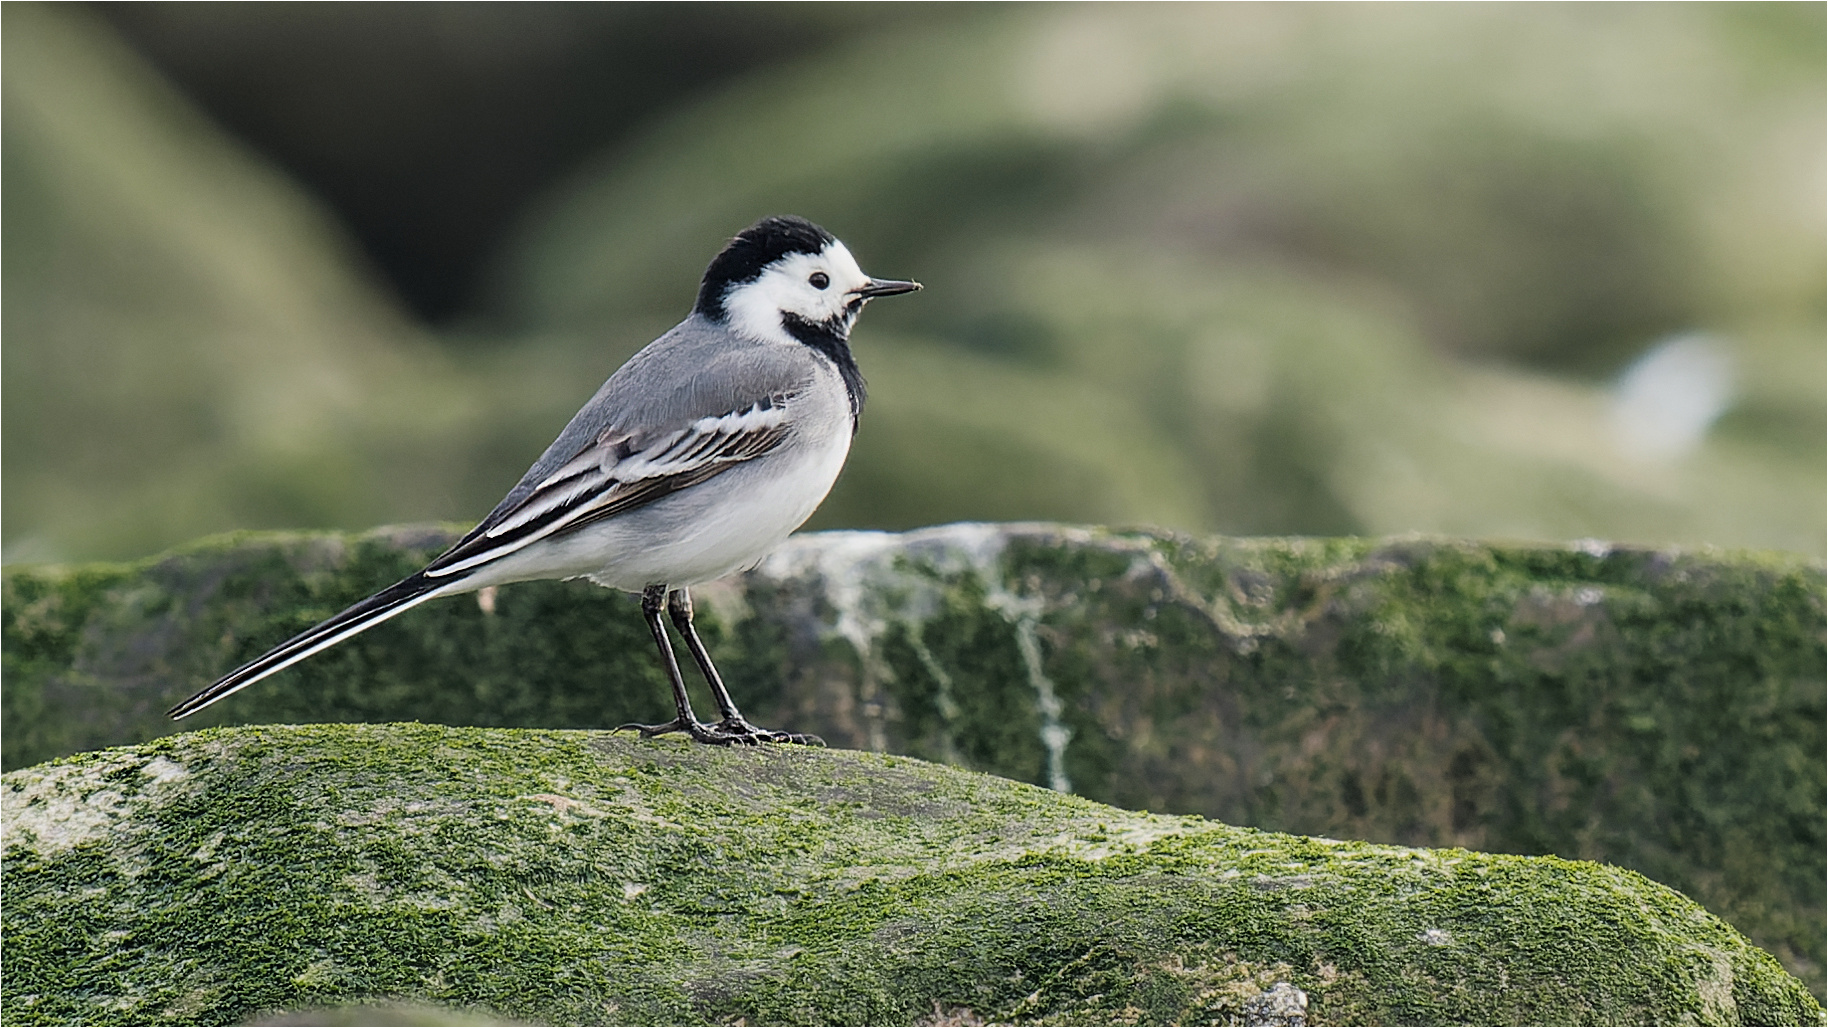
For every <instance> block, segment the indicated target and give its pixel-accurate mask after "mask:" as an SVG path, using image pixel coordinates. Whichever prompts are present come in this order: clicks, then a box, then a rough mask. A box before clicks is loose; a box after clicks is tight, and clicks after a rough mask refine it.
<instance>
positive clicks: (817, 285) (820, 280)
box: [806, 271, 831, 289]
mask: <svg viewBox="0 0 1828 1028" xmlns="http://www.w3.org/2000/svg"><path fill="white" fill-rule="evenodd" d="M806 281H808V282H810V283H812V287H813V288H814V289H824V288H825V287H826V286H829V285H831V277H830V276H829V275H827V274H825V272H823V271H815V272H813V273H812V277H811V278H809V279H807V280H806Z"/></svg>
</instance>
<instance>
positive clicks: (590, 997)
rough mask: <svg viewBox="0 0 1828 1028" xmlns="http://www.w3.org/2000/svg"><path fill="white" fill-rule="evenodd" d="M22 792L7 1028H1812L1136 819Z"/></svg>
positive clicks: (1365, 858)
mask: <svg viewBox="0 0 1828 1028" xmlns="http://www.w3.org/2000/svg"><path fill="white" fill-rule="evenodd" d="M4 781H5V784H4V792H3V795H4V799H5V811H6V817H7V823H8V834H7V843H6V856H5V886H6V894H7V902H6V907H5V914H4V917H5V929H6V957H7V974H6V978H5V981H4V985H3V989H4V994H3V995H4V1011H3V1014H4V1018H5V1020H6V1022H7V1023H9V1024H45V1023H173V1022H182V1023H224V1022H229V1021H234V1020H239V1019H246V1018H249V1017H253V1016H259V1015H262V1014H270V1013H272V1012H275V1011H283V1010H293V1009H299V1008H308V1007H316V1006H338V1005H346V1004H354V1003H372V1002H375V1001H377V1000H383V1001H385V1000H403V1001H407V1002H412V1003H430V1004H437V1005H447V1006H451V1007H457V1008H470V1009H474V1008H483V1009H488V1010H493V1011H495V1012H498V1013H500V1014H504V1015H507V1016H510V1017H514V1018H519V1019H525V1020H533V1021H550V1022H581V1023H635V1024H687V1023H720V1022H721V1023H728V1022H730V1021H733V1020H735V1019H738V1018H740V1019H743V1020H745V1021H747V1022H748V1023H752V1024H753V1023H795V1024H822V1023H839V1024H879V1023H899V1024H907V1023H912V1022H915V1021H917V1020H919V1019H922V1018H926V1019H929V1020H932V1019H935V1018H936V1015H937V1016H938V1017H946V1018H950V1019H951V1020H952V1021H953V1023H962V1022H968V1021H969V1020H971V1019H972V1018H973V1017H981V1018H987V1019H991V1018H993V1019H996V1020H1001V1021H1011V1022H1020V1023H1096V1024H1119V1023H1140V1022H1149V1023H1237V1022H1239V1021H1249V1020H1252V1019H1253V1018H1254V1019H1255V1020H1257V1021H1258V1023H1262V1022H1263V1021H1264V1020H1266V1019H1265V1018H1264V1016H1263V1015H1264V1014H1265V1013H1270V1014H1272V1015H1273V1014H1274V1011H1273V1010H1270V1009H1266V1008H1268V1007H1270V1006H1271V1003H1270V1002H1266V997H1267V998H1268V1000H1270V1001H1275V1002H1279V1003H1281V1004H1282V1006H1283V1008H1284V1010H1285V1011H1286V1013H1285V1014H1284V1016H1285V1020H1286V1018H1287V1014H1300V1015H1302V1016H1304V1017H1305V1018H1306V1019H1307V1020H1308V1021H1310V1022H1312V1023H1316V1024H1325V1023H1342V1024H1372V1023H1375V1024H1391V1023H1429V1024H1447V1023H1467V1022H1470V1023H1480V1024H1511V1023H1545V1022H1546V1023H1558V1024H1582V1023H1633V1024H1653V1023H1655V1024H1662V1023H1697V1022H1699V1023H1708V1024H1737V1023H1751V1024H1816V1023H1820V1022H1821V1020H1822V1009H1821V1006H1820V1005H1819V1004H1818V1003H1817V1002H1816V1001H1815V999H1814V998H1813V997H1812V996H1811V995H1810V994H1809V991H1808V989H1807V988H1805V987H1804V986H1803V985H1802V983H1801V982H1799V981H1797V980H1796V979H1795V978H1793V977H1791V976H1790V975H1789V974H1787V973H1786V972H1785V971H1784V970H1783V969H1782V968H1781V967H1780V966H1779V965H1778V963H1777V961H1776V960H1774V959H1772V958H1771V957H1770V956H1769V955H1768V954H1766V953H1764V952H1763V951H1761V950H1759V949H1757V948H1756V947H1754V946H1753V945H1751V944H1750V943H1749V942H1747V940H1746V939H1745V938H1744V937H1743V936H1741V935H1740V934H1739V933H1738V932H1736V931H1735V930H1734V929H1733V928H1732V927H1731V926H1729V925H1727V924H1726V923H1725V922H1723V921H1721V920H1720V919H1718V918H1716V917H1714V916H1712V915H1710V914H1708V913H1707V912H1706V911H1705V910H1703V909H1702V908H1701V907H1699V906H1698V905H1696V904H1695V903H1693V902H1691V901H1690V900H1688V899H1686V898H1684V897H1683V896H1681V895H1680V894H1678V893H1676V892H1675V891H1673V890H1671V889H1668V888H1666V887H1663V886H1660V885H1657V884H1656V883H1654V882H1651V881H1649V880H1647V879H1645V878H1644V877H1642V876H1641V875H1638V874H1636V873H1634V872H1631V871H1626V870H1623V869H1620V868H1616V867H1608V866H1605V865H1601V864H1594V863H1585V862H1570V861H1566V860H1561V859H1558V858H1554V857H1517V856H1498V855H1490V854H1482V853H1474V852H1469V851H1465V850H1422V849H1408V848H1402V847H1395V846H1382V845H1373V844H1367V843H1356V842H1338V841H1335V840H1330V839H1316V838H1299V837H1295V836H1289V835H1280V834H1275V833H1268V832H1260V831H1255V830H1252V829H1245V828H1232V827H1228V826H1225V825H1222V824H1218V823H1214V822H1210V821H1205V820H1202V819H1199V818H1193V817H1174V816H1166V815H1155V814H1141V813H1131V812H1127V811H1122V810H1118V809H1115V808H1112V807H1107V806H1104V805H1101V804H1098V803H1093V802H1091V801H1089V800H1084V799H1081V798H1078V797H1071V796H1063V795H1060V794H1058V793H1055V792H1052V791H1049V790H1045V789H1040V788H1036V787H1033V786H1028V785H1022V784H1019V783H1014V782H1010V781H1008V780H1005V779H1000V778H995V777H992V776H988V775H981V774H974V773H971V772H966V771H960V770H957V769H954V768H948V767H944V766H939V765H934V764H929V763H925V762H922V761H918V760H912V759H908V758H903V757H894V756H888V755H881V754H866V753H855V752H846V751H837V750H819V749H809V748H797V747H765V748H761V749H736V750H721V749H712V748H705V747H697V746H693V745H691V744H688V743H684V742H679V741H675V740H642V739H639V738H635V737H632V736H630V735H626V734H625V735H613V734H608V733H603V732H577V731H549V730H514V729H476V728H468V729H464V728H445V727H439V726H431V725H417V724H390V725H311V726H263V727H249V728H236V729H211V730H206V731H202V732H196V733H189V734H184V735H179V736H174V737H170V738H166V739H161V740H159V741H156V742H152V743H148V744H144V745H141V746H135V747H125V748H119V749H112V750H106V751H101V752H97V753H90V754H84V755H81V756H78V757H72V758H67V759H64V760H59V761H53V762H51V763H48V764H43V765H39V766H37V767H33V768H29V769H26V770H22V771H14V772H9V773H8V774H7V775H6V776H5V780H4ZM1278 983H1288V984H1286V985H1279V984H1278ZM1304 1004H1305V1011H1303V1009H1302V1008H1303V1005H1304Z"/></svg>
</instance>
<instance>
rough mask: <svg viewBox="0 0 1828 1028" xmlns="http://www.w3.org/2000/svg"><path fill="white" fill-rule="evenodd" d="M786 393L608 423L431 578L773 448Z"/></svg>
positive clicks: (432, 569)
mask: <svg viewBox="0 0 1828 1028" xmlns="http://www.w3.org/2000/svg"><path fill="white" fill-rule="evenodd" d="M787 399H788V397H786V396H771V397H766V398H764V399H762V400H759V401H757V402H756V403H754V404H752V405H751V406H749V407H748V408H746V409H743V410H738V411H731V412H729V413H727V414H719V415H713V416H710V417H703V418H699V419H698V420H696V421H694V422H692V423H691V424H689V425H687V426H686V427H684V428H680V429H674V430H671V431H668V432H664V433H660V434H657V435H654V436H650V437H649V438H647V439H635V438H632V437H630V436H628V435H625V434H622V433H618V432H614V431H605V432H603V433H600V434H599V435H598V436H597V437H596V438H595V439H593V440H591V442H590V443H589V444H587V445H586V446H585V447H584V448H583V449H582V450H580V451H579V452H578V454H577V455H576V456H574V457H572V458H571V459H570V460H568V461H566V462H565V463H564V464H562V465H560V466H559V467H558V468H557V469H556V470H555V471H553V472H552V473H551V474H550V475H548V476H546V478H544V479H543V480H541V482H540V483H539V485H537V486H535V487H534V489H533V491H532V492H530V493H528V494H527V495H526V496H525V497H523V498H522V499H521V500H520V502H519V503H516V504H515V505H514V506H512V507H509V508H507V509H505V510H498V511H496V512H495V513H494V514H493V515H492V516H491V517H490V518H489V519H488V520H486V521H484V522H483V523H482V524H480V525H478V526H476V527H475V528H474V529H472V530H471V531H470V533H469V534H468V535H466V536H464V537H463V538H462V539H460V540H458V542H457V545H455V546H453V547H451V548H450V550H448V551H446V552H445V553H444V555H443V556H440V557H439V558H438V559H437V560H434V561H432V563H431V564H430V566H428V567H427V568H426V569H425V572H424V573H425V575H426V577H427V578H443V577H448V576H450V575H455V574H458V573H460V572H463V571H468V570H470V569H472V568H475V567H477V566H479V565H482V564H487V563H488V562H490V561H492V560H496V559H499V558H501V557H505V556H507V555H508V554H510V553H513V552H515V551H517V550H520V549H522V548H524V547H526V546H529V545H531V544H533V543H535V542H538V541H540V540H541V539H548V538H552V537H554V536H560V535H564V534H565V533H567V532H574V531H576V530H578V529H580V528H582V527H584V526H585V525H588V524H592V523H594V522H597V521H601V520H602V519H604V518H607V517H612V516H614V515H616V514H621V513H623V512H625V511H628V510H633V509H634V508H636V507H640V506H643V505H646V504H649V503H652V502H654V501H655V500H658V499H660V498H661V497H663V496H666V495H668V494H670V493H676V492H678V491H679V490H681V489H686V488H689V487H691V486H694V485H697V484H698V483H700V482H703V481H706V480H708V479H710V478H713V477H715V476H717V475H719V474H722V473H723V472H725V471H728V470H729V469H730V468H732V467H734V466H736V465H737V464H740V463H742V462H743V461H747V460H754V459H755V458H757V457H760V456H762V455H763V454H765V453H767V452H769V451H770V450H773V449H774V448H775V447H776V446H779V445H780V444H781V441H782V440H783V439H785V438H786V437H787V432H788V428H789V426H788V422H787V410H786V401H787Z"/></svg>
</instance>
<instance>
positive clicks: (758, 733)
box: [711, 714, 825, 746]
mask: <svg viewBox="0 0 1828 1028" xmlns="http://www.w3.org/2000/svg"><path fill="white" fill-rule="evenodd" d="M711 730H712V731H714V732H720V733H722V734H724V735H725V736H728V737H729V739H730V741H731V742H736V743H743V744H745V745H749V746H754V745H757V744H759V743H764V742H776V743H790V744H792V745H795V746H824V745H825V740H824V739H821V738H819V737H818V736H816V735H801V734H800V733H798V732H777V731H775V730H774V729H772V728H757V727H756V726H754V725H752V724H750V723H749V722H748V720H746V719H745V718H744V717H743V716H742V715H741V714H735V715H732V716H730V717H727V718H724V719H723V720H722V721H719V722H718V723H716V724H714V725H712V726H711Z"/></svg>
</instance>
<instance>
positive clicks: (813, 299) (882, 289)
mask: <svg viewBox="0 0 1828 1028" xmlns="http://www.w3.org/2000/svg"><path fill="white" fill-rule="evenodd" d="M919 288H920V283H918V282H899V281H894V280H891V279H879V278H871V277H870V276H868V275H866V274H864V273H863V269H862V268H860V267H858V266H857V259H856V258H855V257H852V256H851V252H850V251H849V250H848V249H846V248H845V246H844V244H843V243H841V242H839V241H838V240H837V238H836V237H834V236H833V235H832V234H831V233H830V232H827V231H825V230H824V229H822V228H820V227H819V226H817V225H815V224H813V223H812V222H810V221H807V220H806V219H805V218H796V217H792V216H790V215H788V216H776V217H772V218H763V219H762V220H760V221H758V222H756V223H755V224H753V225H751V226H749V227H748V228H746V229H744V230H743V231H742V232H740V233H738V234H737V236H736V238H735V239H732V240H730V243H729V245H728V246H725V247H724V249H723V252H722V253H719V254H718V255H717V257H716V258H714V259H713V260H712V261H711V266H710V267H708V268H706V269H705V278H704V283H703V284H702V285H700V286H699V289H698V303H697V305H696V306H695V307H694V308H693V309H694V310H696V311H697V312H698V313H699V314H702V315H704V316H705V317H707V318H710V319H711V320H713V321H716V322H720V323H722V324H726V325H728V326H730V328H731V329H732V330H733V331H735V332H738V333H741V334H743V335H746V336H750V337H752V338H756V339H767V340H797V341H800V342H807V341H808V340H809V336H817V337H822V338H828V339H829V338H836V339H839V340H842V339H844V338H846V337H847V336H849V335H850V330H851V325H852V324H853V323H855V322H856V320H857V315H858V314H859V313H861V312H862V310H863V305H864V304H865V303H868V302H869V301H870V300H871V299H872V298H874V297H878V296H893V295H895V294H897V293H911V292H913V291H914V290H916V289H919Z"/></svg>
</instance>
